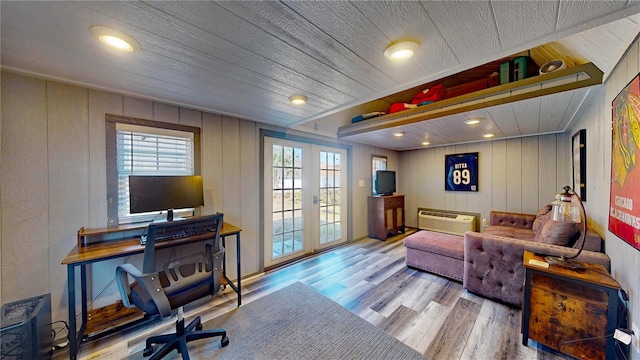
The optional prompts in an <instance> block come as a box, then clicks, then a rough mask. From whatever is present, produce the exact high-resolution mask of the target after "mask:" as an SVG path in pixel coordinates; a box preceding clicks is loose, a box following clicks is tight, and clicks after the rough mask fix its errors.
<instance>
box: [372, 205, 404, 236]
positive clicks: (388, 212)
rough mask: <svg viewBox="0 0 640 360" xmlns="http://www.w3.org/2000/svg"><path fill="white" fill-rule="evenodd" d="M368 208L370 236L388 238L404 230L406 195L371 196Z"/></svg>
mask: <svg viewBox="0 0 640 360" xmlns="http://www.w3.org/2000/svg"><path fill="white" fill-rule="evenodd" d="M367 208H368V230H369V237H370V238H376V239H380V240H386V239H387V236H389V235H395V234H397V233H403V232H404V195H390V196H369V198H368V199H367Z"/></svg>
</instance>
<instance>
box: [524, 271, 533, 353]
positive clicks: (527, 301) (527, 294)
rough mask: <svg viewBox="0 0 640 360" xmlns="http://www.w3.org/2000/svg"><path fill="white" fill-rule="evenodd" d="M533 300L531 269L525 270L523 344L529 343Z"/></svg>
mask: <svg viewBox="0 0 640 360" xmlns="http://www.w3.org/2000/svg"><path fill="white" fill-rule="evenodd" d="M530 302H531V271H530V270H529V269H525V271H524V294H523V297H522V345H524V346H527V345H528V344H529V312H530V311H531V309H530V305H531V304H530Z"/></svg>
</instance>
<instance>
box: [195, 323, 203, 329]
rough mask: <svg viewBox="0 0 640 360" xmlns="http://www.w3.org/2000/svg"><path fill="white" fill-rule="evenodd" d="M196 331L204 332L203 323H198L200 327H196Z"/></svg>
mask: <svg viewBox="0 0 640 360" xmlns="http://www.w3.org/2000/svg"><path fill="white" fill-rule="evenodd" d="M196 330H198V331H200V330H202V323H198V325H196Z"/></svg>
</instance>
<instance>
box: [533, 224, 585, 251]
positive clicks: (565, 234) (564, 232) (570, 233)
mask: <svg viewBox="0 0 640 360" xmlns="http://www.w3.org/2000/svg"><path fill="white" fill-rule="evenodd" d="M580 227H581V226H580V224H575V223H566V222H559V221H553V220H548V221H547V222H545V223H544V225H543V226H542V230H541V231H539V233H538V234H536V237H535V240H534V241H536V242H539V243H543V244H551V245H560V246H569V247H571V246H573V244H574V243H575V242H576V240H578V238H579V237H580Z"/></svg>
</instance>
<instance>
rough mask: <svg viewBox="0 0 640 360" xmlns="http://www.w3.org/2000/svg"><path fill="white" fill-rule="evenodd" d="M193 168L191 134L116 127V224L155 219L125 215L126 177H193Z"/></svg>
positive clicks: (150, 216)
mask: <svg viewBox="0 0 640 360" xmlns="http://www.w3.org/2000/svg"><path fill="white" fill-rule="evenodd" d="M194 167H195V166H194V134H193V133H191V132H186V131H179V130H171V129H161V128H153V127H146V126H138V125H132V124H122V123H118V124H116V171H117V175H118V195H117V196H118V222H119V223H121V224H122V223H131V222H139V221H149V220H151V219H153V218H154V217H156V216H158V213H156V212H154V213H142V214H131V213H129V175H194ZM176 211H180V210H178V209H176ZM182 211H188V212H193V209H182Z"/></svg>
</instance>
